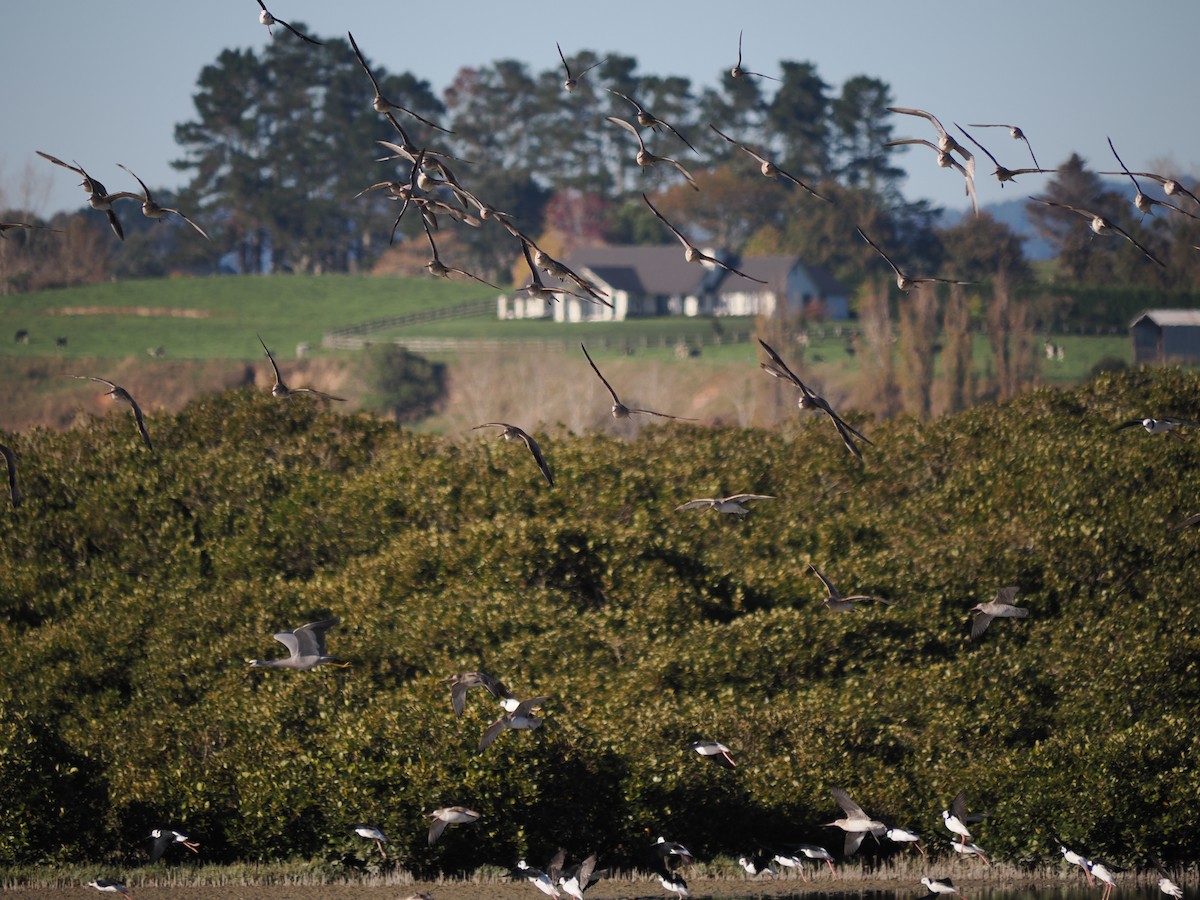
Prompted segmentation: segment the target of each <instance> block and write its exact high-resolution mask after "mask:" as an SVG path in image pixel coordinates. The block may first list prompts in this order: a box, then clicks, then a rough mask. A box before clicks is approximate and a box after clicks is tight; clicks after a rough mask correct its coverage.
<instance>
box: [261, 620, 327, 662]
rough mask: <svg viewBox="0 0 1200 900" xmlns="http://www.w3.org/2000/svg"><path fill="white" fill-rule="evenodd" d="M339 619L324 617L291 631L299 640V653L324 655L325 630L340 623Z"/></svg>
mask: <svg viewBox="0 0 1200 900" xmlns="http://www.w3.org/2000/svg"><path fill="white" fill-rule="evenodd" d="M341 621H342V620H341V619H325V620H323V621H321V622H310V623H309V624H307V625H301V626H300V627H299V628H297V629H296V630H295V632H293V633H294V634H295V636H296V639H297V641H298V642H299V647H300V651H301V655H302V656H325V655H326V653H325V632H327V631H328V630H329V629H330V628H333V627H334V626H335V625H340V624H341ZM276 637H278V635H277V636H276Z"/></svg>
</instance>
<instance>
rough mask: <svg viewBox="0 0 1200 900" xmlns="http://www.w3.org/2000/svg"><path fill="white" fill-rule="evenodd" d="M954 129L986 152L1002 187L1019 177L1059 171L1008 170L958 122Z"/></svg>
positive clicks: (1036, 169) (1035, 169)
mask: <svg viewBox="0 0 1200 900" xmlns="http://www.w3.org/2000/svg"><path fill="white" fill-rule="evenodd" d="M954 127H955V128H957V129H958V130H959V131H961V132H962V133H963V135H964V136H965V137H966V139H967V140H968V141H970V142H971V143H972V144H974V145H975V146H976V147H978V148H979V149H980V150H982V151H983V152H984V154H985V155H986V156H987V158H988V159H990V160H991V161H992V163H993V165H995V167H996V170H995V171H994V172H993V173H992V174H993V175H995V176H996V180H997V181H999V182H1000V187H1004V182H1006V181H1012V180H1013V179H1014V178H1016V177H1017V176H1018V175H1049V174H1051V173H1053V172H1056V171H1058V170H1057V169H1039V168H1033V169H1006V168H1005V167H1004V166H1002V165H1000V161H999V160H997V159H996V157H994V156H992V152H991V151H990V150H988V148H987V147H985V146H983V144H981V143H979V141H977V140H975V138H973V137H971V135H970V133H969V132H968V131H967V130H966V129H965V128H963V127H962V126H961V125H959V124H958V123H957V122H956V123H955V124H954Z"/></svg>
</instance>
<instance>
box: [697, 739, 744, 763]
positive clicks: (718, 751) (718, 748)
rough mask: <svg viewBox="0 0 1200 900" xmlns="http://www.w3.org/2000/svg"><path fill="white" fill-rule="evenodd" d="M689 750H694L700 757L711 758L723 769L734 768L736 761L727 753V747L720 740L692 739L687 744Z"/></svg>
mask: <svg viewBox="0 0 1200 900" xmlns="http://www.w3.org/2000/svg"><path fill="white" fill-rule="evenodd" d="M687 746H688V749H689V750H695V751H696V752H697V753H699V754H700V755H701V756H702V757H704V758H705V759H708V760H712V761H713V762H714V763H716V764H717V765H718V766H721V767H722V768H725V769H736V768H737V763H735V762H734V761H733V757H732V756H730V754H729V748H728V747H726V746H725V745H724V744H722V743H721V742H720V741H692V742H691V743H690V744H688V745H687Z"/></svg>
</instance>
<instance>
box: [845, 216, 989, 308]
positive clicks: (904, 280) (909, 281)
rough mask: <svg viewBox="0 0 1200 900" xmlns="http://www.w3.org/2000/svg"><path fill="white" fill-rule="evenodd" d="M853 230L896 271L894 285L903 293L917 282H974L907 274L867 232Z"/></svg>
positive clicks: (859, 229)
mask: <svg viewBox="0 0 1200 900" xmlns="http://www.w3.org/2000/svg"><path fill="white" fill-rule="evenodd" d="M854 230H855V231H857V232H858V236H859V237H860V238H862V239H863V240H864V241H866V242H867V243H868V244H870V245H871V247H873V248H874V250H875V252H876V253H878V254H879V255H880V256H882V257H883V259H884V262H886V263H887V264H888V265H889V266H891V267H892V271H893V272H895V273H896V287H898V288H900V290H902V291H904V293H906V294H907V293H908V292H909V291H911V290H912V289H913V288H914V287H916V286H917V285H918V284H974V282H972V281H959V280H958V279H955V278H932V277H930V276H927V275H921V276H914V275H907V274H905V273H904V272H903V271H901V269H900V267H899V266H898V265H896V264H895V263H894V262H892V258H891V257H890V256H888V255H887V254H886V253H884V252H883V251H882V250H881V249H879V245H878V244H876V243H875V242H874V241H873V240H871V239H870V238H869V237H867V233H866V232H865V231H863V230H862V229H861V228H859V227H858V226H857V225H855V226H854Z"/></svg>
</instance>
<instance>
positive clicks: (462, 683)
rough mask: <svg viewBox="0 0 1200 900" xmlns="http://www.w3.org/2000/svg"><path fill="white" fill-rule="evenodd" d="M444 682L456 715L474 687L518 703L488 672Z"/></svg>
mask: <svg viewBox="0 0 1200 900" xmlns="http://www.w3.org/2000/svg"><path fill="white" fill-rule="evenodd" d="M481 427H482V426H481ZM442 684H448V685H450V705H451V706H453V707H454V714H455V715H456V716H461V715H462V714H463V709H464V708H465V707H466V702H467V692H468V691H469V690H471V688H473V687H482V688H486V689H487V692H488V693H489V694H491V695H492V696H493V697H495V698H496V700H498V701H499V702H500V705H501V706H503V707H504V708H505V710H507V711H508V712H512V711H513V710H514V709H516V708H517V705H518V700H517V698H516V697H514V696H513V694H512V692H511V691H509V689H508V688H507V687H505V686H504V682H502V681H497V680H496V679H495V678H493V677H492V676H491V675H489V674H488V673H487V672H462V673H460V674H458V675H451V676H450V677H449V678H445V679H443V680H442Z"/></svg>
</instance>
